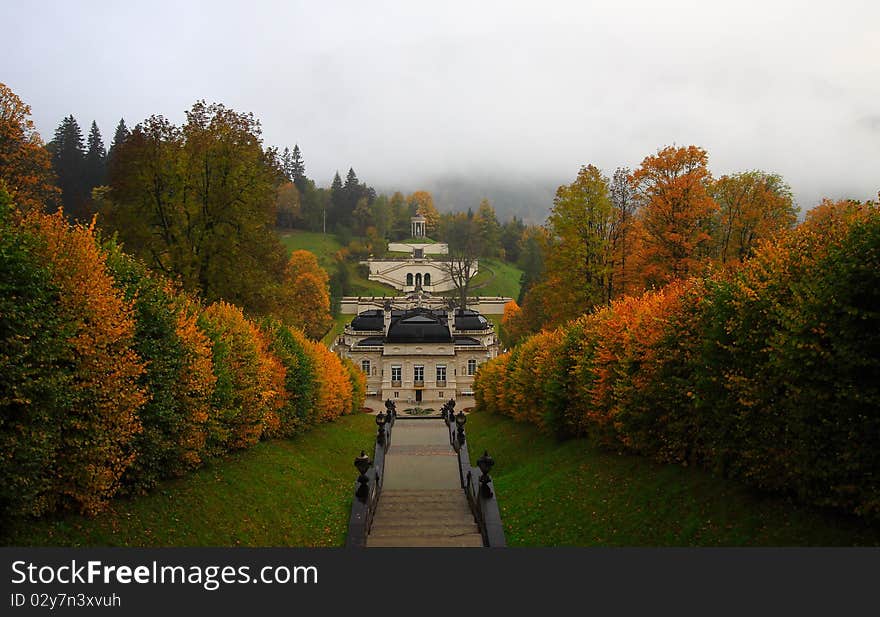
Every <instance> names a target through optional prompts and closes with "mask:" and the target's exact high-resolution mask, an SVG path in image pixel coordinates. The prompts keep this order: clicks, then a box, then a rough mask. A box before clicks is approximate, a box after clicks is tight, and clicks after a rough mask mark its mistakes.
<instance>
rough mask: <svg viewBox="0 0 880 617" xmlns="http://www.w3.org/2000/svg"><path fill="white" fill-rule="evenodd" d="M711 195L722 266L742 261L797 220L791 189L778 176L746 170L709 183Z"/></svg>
mask: <svg viewBox="0 0 880 617" xmlns="http://www.w3.org/2000/svg"><path fill="white" fill-rule="evenodd" d="M712 195H713V197H714V198H715V201H716V202H717V203H718V205H719V207H720V210H721V220H720V225H719V227H718V233H717V235H718V238H717V245H718V249H717V250H718V258H719V260H720V261H721V263H722V264H723V263H727V262H728V261H731V260H737V261H743V260H744V259H746V258H747V257H750V256H751V254H752V253H753V251H754V250H755V247H756V246H757V243H758V242H759V241H760V240H762V239H767V238H770V237H771V236H773V235H775V234H777V233H778V232H779V231H781V230H783V229H789V228H791V227H792V226H793V225H794V223H795V221H796V220H797V211H796V208H795V206H794V202H793V200H792V194H791V188H790V187H789V186H788V185H787V184H786V183H785V182H784V181H783V179H782V176H780V175H779V174H770V173H765V172H762V171H746V172H741V173H737V174H733V175H730V176H721V177H720V178H718V179H717V180H716V181H715V182H714V183H713V184H712Z"/></svg>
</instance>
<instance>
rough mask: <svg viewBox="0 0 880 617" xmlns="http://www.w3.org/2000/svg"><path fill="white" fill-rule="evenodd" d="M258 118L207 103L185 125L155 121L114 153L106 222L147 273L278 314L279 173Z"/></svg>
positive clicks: (192, 112) (282, 259)
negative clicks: (276, 207)
mask: <svg viewBox="0 0 880 617" xmlns="http://www.w3.org/2000/svg"><path fill="white" fill-rule="evenodd" d="M261 143H262V142H261V130H260V125H259V123H258V122H257V121H256V120H255V119H254V117H253V115H252V114H247V113H238V112H235V111H233V110H231V109H227V108H226V107H224V106H223V105H220V104H212V105H208V104H206V103H205V102H203V101H201V102H198V103H196V104H195V105H193V107H192V109H190V111H188V112H187V121H186V124H184V125H183V126H182V127H177V126H174V125H173V124H172V123H171V122H169V121H168V120H167V119H165V118H163V117H161V116H152V117H151V118H149V119H147V120H145V121H144V122H143V123H141V124H139V125H138V126H137V127H135V129H134V131H132V134H131V135H130V136H129V137H128V138H127V139H126V140H125V141H124V142H123V143H122V144H120V145H119V146H118V147H117V151H116V152H114V157H113V160H112V161H111V166H110V188H111V190H110V192H109V194H108V195H107V200H106V203H105V204H104V206H103V213H104V215H105V217H104V218H105V219H106V221H107V225H108V226H109V227H110V228H111V229H112V230H114V231H117V232H118V233H119V235H120V238H121V239H122V241H123V242H124V243H125V246H126V248H127V249H128V250H131V251H133V252H134V253H135V254H136V255H137V256H140V257H142V258H143V259H144V260H146V261H147V263H148V264H149V265H150V267H151V268H154V269H156V270H158V271H160V272H162V273H165V274H167V275H169V276H170V277H171V278H179V279H180V280H181V282H182V283H183V286H184V288H185V289H187V290H193V291H195V290H198V291H199V292H200V293H201V294H202V295H203V296H204V298H205V299H206V300H207V301H209V302H211V301H215V300H218V299H220V298H222V299H225V300H227V301H229V302H234V303H236V304H238V305H240V306H243V307H245V308H247V309H248V310H250V311H253V312H255V313H259V314H266V313H270V312H272V310H274V308H275V296H274V289H275V288H276V287H277V286H278V285H280V284H281V282H282V278H283V273H284V263H285V251H284V247H283V246H282V245H281V242H280V240H279V239H278V237H277V235H276V234H275V233H274V231H273V229H272V227H273V225H274V223H275V220H274V204H275V199H276V183H277V179H278V175H279V171H278V169H277V168H276V167H275V166H274V161H275V154H274V152H273V151H264V150H263V148H262V145H261Z"/></svg>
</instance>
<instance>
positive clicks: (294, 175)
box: [285, 144, 308, 193]
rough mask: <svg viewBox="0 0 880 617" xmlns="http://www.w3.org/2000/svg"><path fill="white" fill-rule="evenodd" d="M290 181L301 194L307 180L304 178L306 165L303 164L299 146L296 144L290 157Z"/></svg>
mask: <svg viewBox="0 0 880 617" xmlns="http://www.w3.org/2000/svg"><path fill="white" fill-rule="evenodd" d="M285 150H286V148H285ZM290 181H291V182H293V183H294V184H295V185H296V188H297V189H299V191H300V192H301V193H302V192H305V190H306V183H307V182H308V178H306V164H305V163H304V162H303V158H302V152H300V149H299V145H297V144H294V145H293V153H292V154H291V156H290Z"/></svg>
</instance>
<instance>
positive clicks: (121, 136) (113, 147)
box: [107, 118, 131, 169]
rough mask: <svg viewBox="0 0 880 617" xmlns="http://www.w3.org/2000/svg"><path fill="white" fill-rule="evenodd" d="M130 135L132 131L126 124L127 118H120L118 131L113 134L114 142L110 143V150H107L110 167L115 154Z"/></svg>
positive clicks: (117, 126) (108, 166)
mask: <svg viewBox="0 0 880 617" xmlns="http://www.w3.org/2000/svg"><path fill="white" fill-rule="evenodd" d="M129 135H131V131H129V130H128V127H127V126H126V125H125V118H120V119H119V124H117V125H116V133H114V135H113V143H112V144H110V150H108V151H107V168H108V169H109V168H110V167H111V166H112V165H113V160H114V156H115V154H116V152H117V150H118V148H119V146H120V144H122V142H124V141H125V140H126V139H128V136H129Z"/></svg>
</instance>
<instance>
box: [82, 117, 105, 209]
mask: <svg viewBox="0 0 880 617" xmlns="http://www.w3.org/2000/svg"><path fill="white" fill-rule="evenodd" d="M84 164H85V182H86V186H87V187H88V191H89V195H91V192H92V189H93V188H95V187H96V186H101V185H103V184H106V180H107V150H106V149H105V148H104V140H103V139H102V138H101V131H99V130H98V124H97V123H96V122H95V121H94V120H93V121H92V128H91V129H90V130H89V140H88V150H87V151H86V156H85V161H84Z"/></svg>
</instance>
